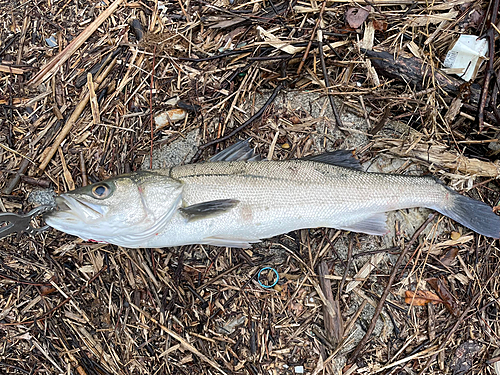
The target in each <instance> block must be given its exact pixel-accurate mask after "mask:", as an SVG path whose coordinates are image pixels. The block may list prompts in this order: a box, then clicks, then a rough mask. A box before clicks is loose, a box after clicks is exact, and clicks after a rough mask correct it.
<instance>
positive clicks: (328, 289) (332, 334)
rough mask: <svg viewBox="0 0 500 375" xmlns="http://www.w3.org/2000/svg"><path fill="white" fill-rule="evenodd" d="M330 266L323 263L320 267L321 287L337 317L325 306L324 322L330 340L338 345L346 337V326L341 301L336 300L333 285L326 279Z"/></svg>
mask: <svg viewBox="0 0 500 375" xmlns="http://www.w3.org/2000/svg"><path fill="white" fill-rule="evenodd" d="M328 274H329V271H328V266H327V265H326V263H325V262H321V263H320V264H319V266H318V275H319V285H320V287H321V290H322V291H323V294H324V295H325V298H326V299H327V300H328V301H329V302H330V303H331V305H332V307H333V312H334V313H335V316H332V314H331V310H330V309H328V307H327V306H326V305H325V306H323V320H324V321H325V332H326V336H327V338H328V340H330V341H331V342H332V343H334V344H337V343H339V342H340V341H341V340H342V336H343V335H344V330H343V327H344V324H343V323H342V314H341V313H340V306H339V301H338V300H335V299H334V297H333V292H332V283H331V281H330V280H329V279H327V278H325V275H328Z"/></svg>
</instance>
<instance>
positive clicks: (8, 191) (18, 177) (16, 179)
mask: <svg viewBox="0 0 500 375" xmlns="http://www.w3.org/2000/svg"><path fill="white" fill-rule="evenodd" d="M29 165H30V160H29V159H23V161H22V162H21V165H20V166H19V169H18V171H17V172H16V174H15V175H14V177H12V179H11V180H10V181H9V183H8V184H7V186H6V187H5V188H4V189H3V191H2V193H4V194H6V195H9V194H11V193H12V192H13V191H14V189H15V188H16V186H17V184H19V181H21V176H22V175H23V174H24V172H26V170H27V169H28V167H29Z"/></svg>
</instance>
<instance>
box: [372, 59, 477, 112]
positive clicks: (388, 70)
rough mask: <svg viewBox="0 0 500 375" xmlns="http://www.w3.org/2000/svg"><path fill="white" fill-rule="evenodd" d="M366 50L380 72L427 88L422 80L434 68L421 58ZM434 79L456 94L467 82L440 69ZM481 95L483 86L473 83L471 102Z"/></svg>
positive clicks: (449, 92)
mask: <svg viewBox="0 0 500 375" xmlns="http://www.w3.org/2000/svg"><path fill="white" fill-rule="evenodd" d="M364 52H365V53H366V55H367V56H368V57H369V58H370V60H371V62H372V64H373V65H374V66H375V69H376V70H377V72H378V73H379V74H381V75H383V76H385V77H388V78H394V79H398V80H400V81H404V82H406V83H409V84H411V85H413V86H415V87H416V88H417V90H422V89H425V87H424V86H423V85H422V82H423V81H424V77H425V76H428V75H429V74H430V73H431V72H432V69H431V67H430V66H428V64H426V63H424V62H423V61H422V60H421V59H418V58H416V57H403V56H398V57H396V58H394V56H393V55H392V54H390V53H389V52H385V51H383V52H379V51H368V50H365V51H364ZM434 79H435V81H436V85H438V86H439V88H441V89H442V90H444V91H445V92H447V93H448V94H452V95H455V96H457V95H459V94H460V87H461V86H462V85H463V84H464V83H465V82H464V81H463V80H460V79H458V78H454V77H451V76H449V75H447V74H445V73H443V72H440V71H439V70H435V71H434ZM480 95H481V87H480V86H479V85H477V84H472V85H471V86H470V102H471V103H473V104H477V103H479V98H480Z"/></svg>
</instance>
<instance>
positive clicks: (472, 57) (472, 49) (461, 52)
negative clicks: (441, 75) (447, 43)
mask: <svg viewBox="0 0 500 375" xmlns="http://www.w3.org/2000/svg"><path fill="white" fill-rule="evenodd" d="M487 54H488V39H485V38H483V39H480V38H479V37H477V36H475V35H461V36H460V38H458V40H457V42H456V43H455V45H454V46H453V48H452V49H451V50H450V51H448V54H447V55H446V59H445V60H444V63H443V66H444V67H445V68H447V69H443V71H444V72H445V73H448V74H456V75H458V76H459V77H460V78H462V79H464V80H465V81H467V82H468V81H470V80H471V79H473V78H475V77H476V74H477V71H478V69H479V67H480V66H481V64H482V62H483V61H484V60H485V59H486V55H487Z"/></svg>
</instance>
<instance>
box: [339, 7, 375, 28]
mask: <svg viewBox="0 0 500 375" xmlns="http://www.w3.org/2000/svg"><path fill="white" fill-rule="evenodd" d="M371 9H372V7H371V6H367V7H364V8H354V7H353V8H349V9H347V11H346V12H345V20H346V22H347V24H348V25H349V26H350V27H352V28H353V29H357V28H358V27H360V26H361V25H362V24H363V23H364V22H365V21H366V19H367V18H368V15H369V14H370V10H371Z"/></svg>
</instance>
